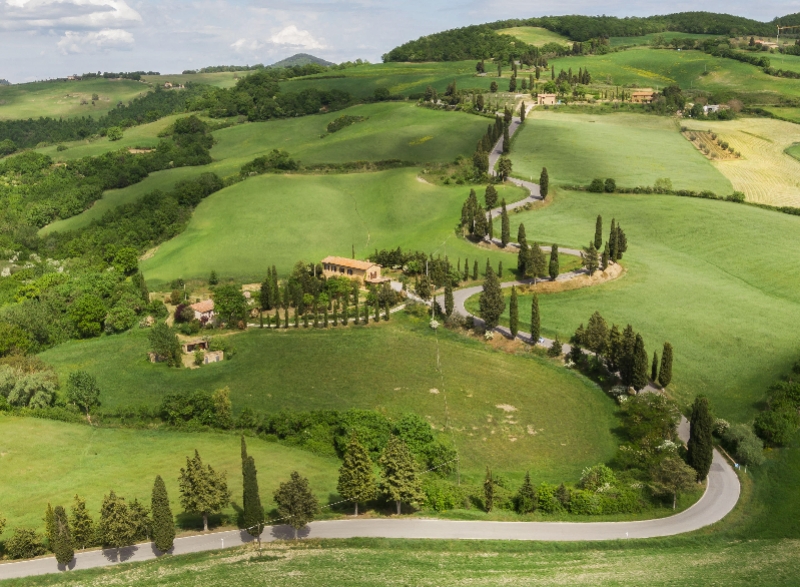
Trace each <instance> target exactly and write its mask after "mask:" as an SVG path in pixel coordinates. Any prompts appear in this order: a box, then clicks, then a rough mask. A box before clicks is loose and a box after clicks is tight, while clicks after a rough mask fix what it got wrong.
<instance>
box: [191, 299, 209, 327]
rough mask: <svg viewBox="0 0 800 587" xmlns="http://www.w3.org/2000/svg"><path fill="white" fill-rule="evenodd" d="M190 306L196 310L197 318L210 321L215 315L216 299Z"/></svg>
mask: <svg viewBox="0 0 800 587" xmlns="http://www.w3.org/2000/svg"><path fill="white" fill-rule="evenodd" d="M189 307H190V308H191V309H192V310H194V318H195V320H200V321H201V322H208V321H209V320H211V319H212V318H213V317H214V300H203V301H202V302H197V303H196V304H192V305H191V306H189Z"/></svg>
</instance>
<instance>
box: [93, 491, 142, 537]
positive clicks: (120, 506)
mask: <svg viewBox="0 0 800 587" xmlns="http://www.w3.org/2000/svg"><path fill="white" fill-rule="evenodd" d="M135 532H136V528H135V527H134V525H133V523H132V520H131V516H130V512H129V511H128V506H127V504H126V503H125V500H124V499H123V498H121V497H117V495H116V494H115V493H114V492H113V491H110V492H109V494H108V495H106V496H105V497H103V505H102V507H101V508H100V523H99V524H98V525H97V536H98V539H99V542H100V544H102V545H103V546H110V547H112V548H122V547H123V546H131V545H132V544H133V542H134V537H135Z"/></svg>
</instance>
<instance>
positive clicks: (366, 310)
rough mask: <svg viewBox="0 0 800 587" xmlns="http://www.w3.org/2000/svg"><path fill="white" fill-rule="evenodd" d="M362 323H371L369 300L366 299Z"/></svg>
mask: <svg viewBox="0 0 800 587" xmlns="http://www.w3.org/2000/svg"><path fill="white" fill-rule="evenodd" d="M362 323H363V324H369V302H368V301H367V300H364V315H363V316H362Z"/></svg>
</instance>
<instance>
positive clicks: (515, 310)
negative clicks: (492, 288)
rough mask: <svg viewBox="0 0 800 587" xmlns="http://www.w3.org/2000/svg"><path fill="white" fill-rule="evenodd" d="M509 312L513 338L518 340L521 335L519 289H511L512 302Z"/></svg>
mask: <svg viewBox="0 0 800 587" xmlns="http://www.w3.org/2000/svg"><path fill="white" fill-rule="evenodd" d="M508 312H509V324H510V327H509V329H510V330H511V338H517V334H518V333H519V302H518V301H517V288H516V287H512V288H511V301H510V303H509V307H508Z"/></svg>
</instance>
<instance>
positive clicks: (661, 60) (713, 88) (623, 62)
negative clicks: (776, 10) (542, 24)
mask: <svg viewBox="0 0 800 587" xmlns="http://www.w3.org/2000/svg"><path fill="white" fill-rule="evenodd" d="M769 57H770V58H771V57H772V55H769ZM549 63H550V64H551V65H554V66H555V68H556V72H558V71H559V70H560V69H564V70H565V71H566V70H567V69H568V68H570V67H571V68H572V70H573V71H577V70H578V69H579V68H588V69H589V72H590V73H591V74H592V82H593V83H606V84H609V85H625V86H630V85H632V84H637V85H638V86H639V87H650V88H653V89H660V88H663V87H664V86H668V85H673V84H678V85H679V86H680V87H681V88H684V89H696V90H705V91H707V92H710V93H711V94H712V95H713V96H712V97H714V98H715V99H716V100H717V101H727V100H729V99H731V98H733V97H736V96H738V97H741V98H744V99H745V100H746V101H747V102H748V103H758V104H777V103H778V102H779V97H780V96H783V97H788V98H796V97H799V96H800V80H796V79H787V78H779V77H774V76H770V75H767V74H765V73H764V72H763V71H761V69H760V68H758V67H755V66H753V65H749V64H747V63H742V62H739V61H736V60H734V59H723V58H722V57H712V56H711V55H708V54H706V53H703V52H701V51H675V50H672V49H651V48H647V47H641V48H634V49H629V50H627V51H620V52H618V53H609V54H607V55H584V56H578V57H559V58H557V59H551V60H550V61H549Z"/></svg>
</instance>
